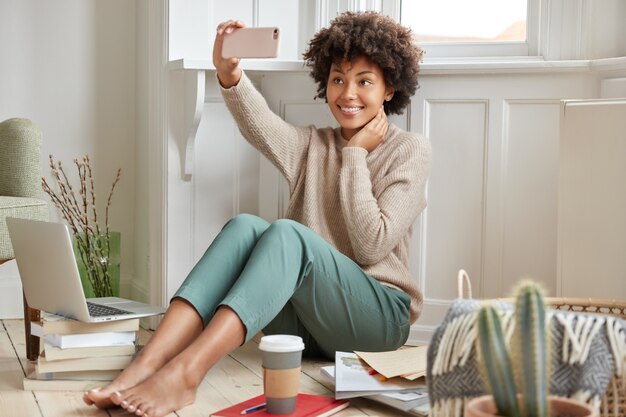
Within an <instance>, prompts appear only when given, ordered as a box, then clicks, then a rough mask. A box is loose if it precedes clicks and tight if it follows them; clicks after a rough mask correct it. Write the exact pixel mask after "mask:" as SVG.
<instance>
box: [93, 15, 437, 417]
mask: <svg viewBox="0 0 626 417" xmlns="http://www.w3.org/2000/svg"><path fill="white" fill-rule="evenodd" d="M242 27H244V25H243V23H241V22H239V21H228V22H224V23H222V24H220V25H219V26H218V28H217V35H216V39H215V46H214V50H213V63H214V65H215V68H216V70H217V78H218V81H219V83H220V86H221V89H222V95H223V97H224V101H225V102H226V105H227V106H228V108H229V110H230V112H231V113H232V115H233V117H234V119H235V120H236V122H237V125H238V127H239V129H240V130H241V132H242V133H243V135H244V137H245V138H246V139H247V140H248V141H249V142H250V143H251V144H252V145H253V146H255V147H256V148H257V149H258V150H259V151H260V152H261V153H263V155H265V156H266V157H267V158H268V159H269V160H270V161H271V162H272V163H273V164H274V165H275V166H276V167H277V168H278V170H279V171H280V172H281V173H282V174H283V176H284V177H285V178H286V180H287V183H288V185H289V190H290V200H289V207H288V209H287V212H286V214H285V219H281V220H278V221H276V222H274V223H272V224H269V223H267V222H266V221H264V220H263V219H261V218H258V217H256V216H252V215H239V216H237V217H235V218H234V219H232V220H231V221H230V222H228V223H227V224H226V225H225V226H224V228H223V229H222V231H221V232H220V233H219V234H218V236H217V237H216V239H215V240H214V242H213V243H212V244H211V246H210V247H209V248H208V249H207V251H206V253H205V254H204V255H203V257H202V258H201V259H200V261H199V262H198V263H197V264H196V266H195V267H194V269H193V270H192V271H191V273H190V274H189V276H188V277H187V279H186V280H185V282H184V283H183V285H182V286H181V288H180V289H179V290H178V292H177V293H176V295H175V296H174V298H173V299H172V301H171V304H170V307H169V308H168V311H167V313H166V315H165V317H164V318H163V321H162V322H161V324H160V326H159V327H158V329H157V330H156V332H155V334H154V336H153V337H152V339H151V340H150V342H149V343H148V344H147V345H146V346H145V347H144V349H143V350H142V351H141V353H140V354H139V355H138V356H137V358H136V359H135V360H134V361H133V363H132V364H131V365H129V367H128V368H127V369H126V370H125V371H124V372H123V373H122V374H121V375H120V376H119V377H118V378H117V379H115V381H113V382H112V383H111V384H110V385H109V386H107V387H105V388H103V389H100V390H92V391H89V392H88V393H86V394H85V397H84V400H85V402H86V403H88V404H95V405H96V406H98V407H109V406H111V405H113V404H117V405H120V406H122V407H123V408H125V409H126V410H127V411H129V412H134V413H135V414H136V415H148V416H149V417H160V416H164V415H166V414H168V413H169V412H171V411H174V410H178V409H180V408H182V407H184V406H185V405H187V404H190V403H192V402H193V401H194V400H195V392H196V389H197V387H198V385H199V384H200V382H201V381H202V378H203V377H204V375H205V374H206V372H208V370H209V369H210V368H211V367H212V366H213V365H214V364H215V363H217V362H218V361H219V360H220V359H221V358H223V357H224V356H225V355H227V354H228V353H229V352H231V351H233V350H234V349H236V348H237V347H239V346H240V345H242V344H243V343H245V342H246V341H248V340H249V339H250V338H251V337H253V336H254V335H255V334H256V333H258V332H259V331H261V330H262V331H263V332H264V333H265V334H275V333H287V334H296V335H299V336H301V337H302V338H303V339H304V342H305V346H306V348H305V352H304V354H305V355H308V356H312V355H318V356H325V357H330V358H332V357H334V352H335V351H336V350H344V351H352V350H366V351H385V350H393V349H396V348H398V347H400V346H402V345H403V344H404V342H405V341H406V339H407V337H408V334H409V328H410V325H411V323H413V322H415V320H416V319H417V317H418V315H419V312H420V310H421V304H422V298H421V294H420V293H419V291H418V289H417V286H416V285H415V282H414V280H412V279H411V278H410V276H409V272H408V259H407V253H408V245H409V238H410V235H411V228H412V225H413V223H414V222H415V219H416V218H417V216H418V215H419V213H420V212H421V211H422V210H423V208H424V207H425V205H426V202H425V198H424V188H425V183H426V178H427V173H428V168H429V165H430V160H431V148H430V145H429V144H428V142H427V141H426V140H425V139H424V138H423V137H421V136H420V135H416V134H413V133H408V132H404V131H402V130H401V129H399V128H398V127H396V126H394V125H391V124H389V122H388V120H387V116H386V113H400V112H401V111H402V110H403V109H404V108H405V107H406V105H407V104H408V102H409V99H410V97H411V96H412V95H413V94H414V92H415V89H416V87H417V72H418V69H419V60H420V58H421V50H420V49H419V48H417V47H416V46H415V45H413V43H412V39H411V33H410V31H409V30H408V29H406V28H404V27H402V26H400V25H399V24H397V23H396V22H394V21H393V20H391V19H389V18H387V17H385V16H382V15H380V14H378V13H373V12H364V13H350V12H348V13H344V14H342V15H340V16H339V17H337V18H336V19H335V20H333V21H332V22H331V25H330V27H328V28H326V29H323V30H321V31H320V32H319V33H317V34H316V35H315V36H314V38H313V39H312V40H311V42H310V44H309V48H308V50H307V52H306V53H305V54H304V59H305V62H306V64H307V65H308V66H310V67H311V76H312V77H313V79H314V80H315V81H316V83H317V85H318V97H320V98H325V99H326V101H327V103H328V106H329V108H330V110H331V112H332V114H333V116H334V117H335V119H336V120H337V122H338V123H339V126H340V127H339V128H336V129H333V128H324V129H317V128H315V127H314V126H309V127H296V126H292V125H290V124H289V123H286V122H285V121H283V120H282V119H280V118H279V117H278V116H277V115H275V114H274V113H273V112H272V111H271V110H270V109H269V108H268V106H267V104H266V102H265V100H264V99H263V97H262V96H261V95H260V93H259V92H258V91H257V90H256V89H255V88H254V87H253V86H252V84H251V82H250V80H249V79H248V78H247V76H246V74H245V73H244V72H243V71H242V70H241V68H240V67H239V59H237V58H229V59H224V58H222V42H223V38H224V35H225V34H228V33H230V32H232V31H234V30H237V29H238V28H242Z"/></svg>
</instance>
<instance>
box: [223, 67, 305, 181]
mask: <svg viewBox="0 0 626 417" xmlns="http://www.w3.org/2000/svg"><path fill="white" fill-rule="evenodd" d="M218 84H219V82H218ZM220 89H221V92H222V96H223V97H224V102H225V103H226V106H227V107H228V110H229V111H230V113H231V114H232V116H233V118H234V119H235V122H236V123H237V127H239V130H240V131H241V134H242V135H243V136H244V138H246V140H247V141H248V142H250V144H251V145H252V146H254V147H255V148H256V149H257V150H258V151H259V152H261V153H262V154H263V155H264V156H265V157H266V158H267V159H268V160H269V161H270V162H271V163H272V164H273V165H274V166H275V167H276V168H277V169H278V170H279V171H280V172H281V173H282V174H283V176H284V177H285V179H286V180H287V182H288V183H289V187H290V188H292V187H293V184H294V183H295V180H296V179H297V176H298V173H299V172H300V167H301V164H302V161H303V159H304V157H305V154H306V151H307V149H308V145H309V140H310V137H311V133H312V131H313V128H312V127H306V128H304V127H296V126H293V125H291V124H289V123H287V122H285V121H284V120H283V119H281V118H280V117H278V115H276V114H275V113H274V112H273V111H272V110H271V109H270V108H269V106H268V105H267V102H266V101H265V98H264V97H263V96H262V95H261V93H259V92H258V91H257V89H256V88H255V87H254V85H253V84H252V82H251V81H250V79H249V78H248V77H247V76H246V74H245V73H243V74H242V76H241V79H240V80H239V83H238V84H237V85H236V86H234V87H231V88H228V89H225V88H222V87H221V86H220Z"/></svg>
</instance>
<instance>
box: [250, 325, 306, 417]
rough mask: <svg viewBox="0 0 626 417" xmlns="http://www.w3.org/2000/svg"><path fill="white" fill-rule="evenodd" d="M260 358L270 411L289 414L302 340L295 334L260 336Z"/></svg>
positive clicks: (295, 391) (293, 402)
mask: <svg viewBox="0 0 626 417" xmlns="http://www.w3.org/2000/svg"><path fill="white" fill-rule="evenodd" d="M259 349H260V350H261V358H262V361H263V392H264V394H265V402H266V403H267V408H266V410H267V412H268V413H270V414H289V413H291V412H293V411H294V410H295V409H296V398H297V397H298V389H299V388H300V364H301V362H302V351H303V350H304V343H303V342H302V338H301V337H299V336H290V335H284V334H276V335H271V336H263V337H262V338H261V342H260V343H259Z"/></svg>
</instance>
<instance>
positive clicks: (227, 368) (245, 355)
mask: <svg viewBox="0 0 626 417" xmlns="http://www.w3.org/2000/svg"><path fill="white" fill-rule="evenodd" d="M150 335H151V333H150V332H147V331H142V332H141V333H140V335H139V341H140V343H145V341H146V340H148V339H149V338H150ZM328 364H330V363H329V362H314V361H309V360H305V361H304V362H303V364H302V377H301V380H300V382H301V386H300V390H301V392H305V393H312V394H322V395H328V396H332V395H333V393H332V388H331V389H329V388H328V384H326V383H324V382H321V377H320V375H319V368H320V366H323V365H328ZM33 370H34V365H33V363H29V361H28V360H27V359H26V353H25V347H24V324H23V321H22V320H0V416H2V417H4V416H6V417H9V416H10V417H74V416H81V417H85V416H94V417H100V416H103V417H105V416H124V415H128V416H130V415H131V414H129V413H126V412H125V411H124V410H122V409H119V408H118V409H111V410H106V411H105V410H98V409H96V408H95V407H89V406H87V405H85V404H84V403H83V401H82V399H81V397H82V393H81V392H46V391H34V392H31V391H24V390H23V389H22V379H23V378H24V375H26V374H28V373H30V372H32V371H33ZM262 392H263V384H262V379H261V359H260V355H259V353H258V342H257V341H256V340H252V341H250V342H249V343H247V344H246V345H244V346H242V347H241V348H239V349H238V350H237V351H235V352H234V353H233V354H231V355H230V356H228V357H226V358H224V359H223V360H222V361H221V362H219V363H218V364H217V365H216V366H215V367H214V368H213V369H211V370H210V371H209V373H208V374H207V375H206V376H205V377H204V380H203V381H202V384H201V385H200V388H199V389H198V393H197V395H196V402H195V403H194V404H192V405H190V406H188V407H185V408H183V409H182V410H179V411H178V412H176V413H173V414H170V416H168V417H172V416H179V417H208V416H210V414H211V413H212V412H214V411H217V410H220V409H222V408H224V407H228V406H229V405H231V404H235V403H238V402H240V401H243V400H246V399H248V398H250V397H252V396H255V395H259V394H261V393H262ZM399 414H400V415H401V414H403V413H401V412H399V411H397V410H394V409H391V408H387V407H385V406H383V405H381V404H378V403H375V402H372V401H369V400H366V399H363V398H357V399H353V400H351V402H350V407H349V408H347V409H345V410H343V411H341V412H339V413H337V414H335V416H338V417H345V416H366V415H368V416H369V415H376V416H381V417H391V416H398V415H399ZM407 415H408V414H407Z"/></svg>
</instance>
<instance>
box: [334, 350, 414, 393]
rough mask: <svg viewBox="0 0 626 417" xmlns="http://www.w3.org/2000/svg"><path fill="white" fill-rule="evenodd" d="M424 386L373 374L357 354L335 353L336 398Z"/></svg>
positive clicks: (408, 389) (407, 389)
mask: <svg viewBox="0 0 626 417" xmlns="http://www.w3.org/2000/svg"><path fill="white" fill-rule="evenodd" d="M422 386H424V384H423V382H421V381H420V382H418V381H409V380H406V379H403V378H393V379H385V378H381V376H380V375H371V374H370V372H369V368H368V367H367V366H364V365H363V363H362V362H361V361H360V360H359V358H358V357H357V355H356V354H354V353H352V352H336V353H335V398H352V397H360V396H363V395H371V394H380V393H383V392H400V391H410V390H413V389H415V388H417V387H422Z"/></svg>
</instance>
